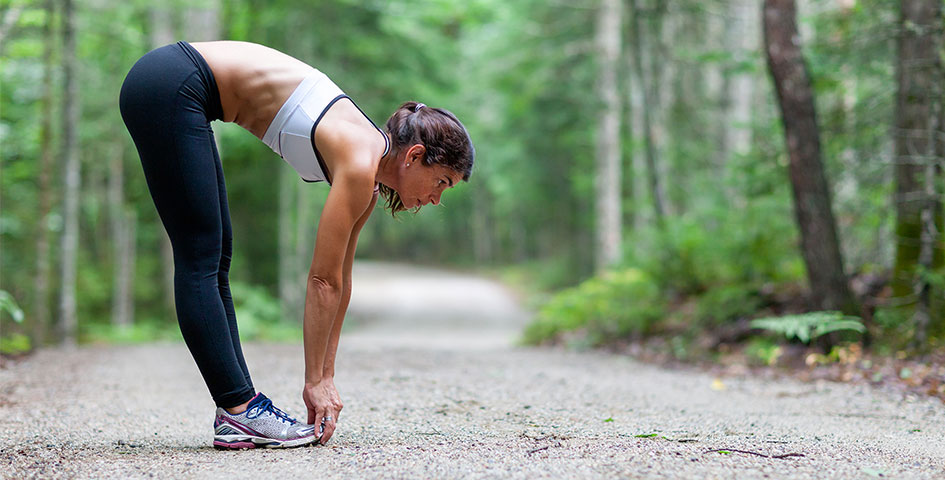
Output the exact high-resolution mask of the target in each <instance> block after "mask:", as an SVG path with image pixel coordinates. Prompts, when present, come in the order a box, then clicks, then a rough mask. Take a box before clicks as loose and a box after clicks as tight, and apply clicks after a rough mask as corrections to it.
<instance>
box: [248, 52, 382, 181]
mask: <svg viewBox="0 0 945 480" xmlns="http://www.w3.org/2000/svg"><path fill="white" fill-rule="evenodd" d="M342 98H347V99H348V100H351V97H349V96H347V95H345V93H344V92H342V91H341V89H340V88H338V86H337V85H335V84H334V82H332V81H331V80H330V79H329V78H328V76H326V75H325V74H324V73H322V72H320V71H318V70H316V69H312V73H311V74H309V75H308V76H306V77H305V78H304V79H303V80H302V82H301V83H299V86H298V87H296V88H295V91H293V92H292V95H289V99H288V100H286V101H285V103H284V104H282V108H280V109H279V112H278V113H276V116H275V118H273V119H272V123H270V124H269V128H268V129H266V134H265V135H263V143H265V144H266V145H268V146H269V148H271V149H272V151H274V152H276V153H277V154H279V156H280V157H282V158H283V159H284V160H285V161H286V162H288V164H289V165H292V168H294V169H295V171H296V172H298V173H299V176H300V177H302V180H305V181H306V182H322V181H326V182H328V183H329V184H331V179H330V176H331V173H330V172H329V171H328V168H327V167H326V166H325V161H324V160H323V159H322V156H321V154H319V153H318V148H316V147H315V127H317V126H318V122H319V121H320V120H321V119H322V117H323V116H325V112H327V111H328V109H329V108H331V106H332V105H334V104H335V102H337V101H338V100H341V99H342ZM351 103H352V104H354V106H355V107H356V108H357V109H358V110H359V111H360V112H361V114H362V115H364V118H367V119H368V121H369V122H371V125H374V128H377V131H378V132H380V133H381V136H383V137H384V143H385V144H386V147H385V148H384V155H387V152H388V151H390V139H389V138H387V135H385V134H384V131H383V130H381V129H380V128H378V126H377V124H375V123H374V121H373V120H371V119H370V117H368V116H367V115H366V114H364V110H361V107H358V105H357V104H355V103H354V100H351Z"/></svg>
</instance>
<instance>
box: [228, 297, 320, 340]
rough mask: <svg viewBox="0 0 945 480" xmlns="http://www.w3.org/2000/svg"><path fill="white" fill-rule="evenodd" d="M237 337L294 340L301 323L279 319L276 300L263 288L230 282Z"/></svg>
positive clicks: (300, 332) (279, 313)
mask: <svg viewBox="0 0 945 480" xmlns="http://www.w3.org/2000/svg"><path fill="white" fill-rule="evenodd" d="M230 290H231V292H232V293H233V301H234V306H235V307H236V320H237V323H238V324H239V330H240V338H241V339H243V340H247V341H252V340H263V341H273V342H298V341H300V340H301V338H302V325H301V323H299V322H292V321H289V320H288V319H283V318H282V312H281V309H280V307H279V300H278V299H277V298H273V297H272V295H270V294H269V292H268V291H267V290H266V288H265V287H262V286H258V285H250V284H246V283H242V282H234V283H231V284H230Z"/></svg>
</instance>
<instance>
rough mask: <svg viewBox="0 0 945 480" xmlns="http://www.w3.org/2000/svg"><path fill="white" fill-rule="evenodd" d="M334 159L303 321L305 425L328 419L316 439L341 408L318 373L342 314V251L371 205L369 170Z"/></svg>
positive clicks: (329, 427) (327, 432) (324, 438)
mask: <svg viewBox="0 0 945 480" xmlns="http://www.w3.org/2000/svg"><path fill="white" fill-rule="evenodd" d="M338 163H339V166H338V167H337V168H336V170H337V171H336V172H334V180H333V183H332V188H331V191H330V192H329V193H328V200H327V201H326V202H325V207H324V208H323V210H322V215H321V219H320V221H319V224H318V233H317V234H316V237H315V253H314V255H313V258H312V265H311V267H310V269H309V276H308V285H307V288H306V294H305V314H304V320H303V322H304V323H303V336H304V350H305V388H304V389H303V391H302V397H303V400H304V401H305V405H306V407H307V408H308V411H309V414H308V419H309V421H308V423H315V424H317V423H319V422H321V420H322V418H324V417H325V416H331V417H332V420H331V421H329V422H325V423H326V424H325V432H324V434H323V436H322V442H325V441H327V440H328V439H329V438H330V437H331V434H332V432H333V430H334V425H335V422H334V419H336V418H337V416H338V413H339V412H340V411H341V407H342V405H341V400H340V398H339V397H338V392H337V391H336V390H335V388H334V382H333V381H332V379H331V377H329V378H328V379H327V380H325V379H324V376H323V374H324V372H325V368H326V358H327V357H328V352H329V350H330V349H329V343H330V339H331V338H333V336H332V332H333V330H334V329H335V323H336V322H335V319H336V318H337V317H338V316H339V315H341V316H343V315H344V310H345V308H346V307H347V305H346V304H347V302H344V303H345V307H344V308H343V307H342V298H343V297H344V293H345V285H344V283H345V273H344V272H345V264H346V263H347V262H346V260H347V253H348V251H349V250H350V248H349V244H350V242H351V241H352V240H354V241H357V232H356V226H357V225H358V224H359V223H360V224H362V225H363V222H362V221H361V220H362V217H363V216H364V215H365V213H369V210H368V207H370V206H373V204H374V193H373V192H374V171H373V169H371V168H370V165H369V164H368V167H367V168H365V167H364V163H360V164H359V163H358V162H356V161H355V160H354V159H352V161H350V162H338ZM357 229H358V230H359V229H360V227H357ZM348 271H349V274H348V277H349V278H350V270H348ZM349 288H350V287H349ZM348 291H349V292H350V289H349V290H348ZM338 328H339V329H340V323H339V325H338ZM336 348H337V340H336V341H335V346H334V347H333V348H332V349H331V351H332V354H331V357H332V365H331V368H332V369H333V368H334V365H333V363H334V361H333V360H334V350H335V349H336Z"/></svg>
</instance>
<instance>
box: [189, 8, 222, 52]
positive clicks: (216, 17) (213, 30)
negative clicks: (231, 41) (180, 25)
mask: <svg viewBox="0 0 945 480" xmlns="http://www.w3.org/2000/svg"><path fill="white" fill-rule="evenodd" d="M198 3H199V5H200V6H190V7H187V14H186V16H185V18H184V25H185V31H186V32H187V38H188V39H189V40H190V41H192V42H206V41H213V40H219V39H220V31H221V27H220V2H219V0H203V1H202V2H198Z"/></svg>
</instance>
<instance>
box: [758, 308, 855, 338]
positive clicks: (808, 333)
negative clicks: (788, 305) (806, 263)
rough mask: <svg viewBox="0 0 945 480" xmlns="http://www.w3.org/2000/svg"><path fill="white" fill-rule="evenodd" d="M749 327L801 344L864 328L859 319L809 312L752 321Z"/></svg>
mask: <svg viewBox="0 0 945 480" xmlns="http://www.w3.org/2000/svg"><path fill="white" fill-rule="evenodd" d="M751 326H752V327H753V328H758V329H762V330H768V331H771V332H775V333H781V334H784V336H786V337H787V338H789V339H791V338H797V339H798V340H800V341H801V342H803V343H810V341H811V340H813V339H815V338H817V337H819V336H821V335H826V334H828V333H830V332H837V331H854V332H859V333H863V332H865V331H866V328H865V327H864V326H863V323H862V322H861V321H860V319H859V317H854V316H848V315H844V314H843V313H841V312H811V313H804V314H800V315H788V316H784V317H768V318H759V319H757V320H752V322H751Z"/></svg>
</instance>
